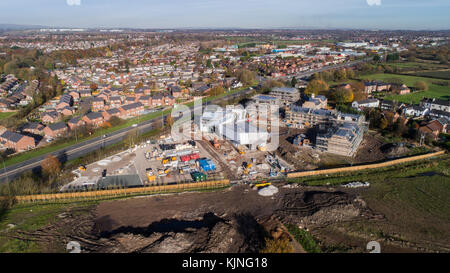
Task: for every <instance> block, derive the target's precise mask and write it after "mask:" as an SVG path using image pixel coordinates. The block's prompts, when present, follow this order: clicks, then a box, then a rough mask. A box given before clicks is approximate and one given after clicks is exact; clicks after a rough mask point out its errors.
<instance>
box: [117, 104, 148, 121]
mask: <svg viewBox="0 0 450 273" xmlns="http://www.w3.org/2000/svg"><path fill="white" fill-rule="evenodd" d="M119 110H120V113H121V116H122V117H136V116H139V115H141V114H142V113H143V112H144V105H143V104H142V103H140V102H135V103H132V104H127V105H123V106H122V107H120V108H119Z"/></svg>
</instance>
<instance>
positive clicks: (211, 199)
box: [14, 184, 448, 253]
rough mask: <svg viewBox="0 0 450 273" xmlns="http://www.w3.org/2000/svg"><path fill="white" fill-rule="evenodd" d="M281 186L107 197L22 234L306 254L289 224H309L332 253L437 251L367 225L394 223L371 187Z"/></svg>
mask: <svg viewBox="0 0 450 273" xmlns="http://www.w3.org/2000/svg"><path fill="white" fill-rule="evenodd" d="M277 186H279V193H278V194H276V195H274V196H273V197H263V196H260V195H258V194H257V191H256V190H254V189H252V188H250V187H249V186H247V185H240V186H233V187H231V188H229V189H226V190H222V191H215V192H206V193H184V194H172V195H159V196H151V197H140V198H130V199H124V200H115V201H104V202H102V203H100V204H99V205H98V206H94V207H91V208H83V209H79V208H75V209H70V210H68V211H67V212H66V213H65V214H64V215H62V216H61V220H59V221H57V222H56V223H54V224H52V225H50V226H46V227H44V228H42V229H39V230H37V231H34V232H18V233H16V234H15V235H14V236H15V238H18V239H21V240H34V241H37V242H38V243H39V244H40V245H42V246H43V248H44V249H45V250H46V251H48V252H64V251H66V250H65V246H66V244H67V243H68V242H69V241H78V242H79V243H80V244H81V246H82V250H83V252H121V253H122V252H148V253H186V252H188V253H198V252H201V253H208V252H218V253H248V252H250V253H254V252H259V251H261V250H262V249H263V248H264V246H265V239H266V238H275V239H277V238H289V240H290V241H291V245H292V246H293V248H294V250H295V252H304V250H303V248H302V247H301V245H299V244H298V243H297V242H296V241H295V240H294V239H293V237H292V236H291V235H290V234H289V233H288V232H287V231H286V229H285V227H284V224H289V223H292V224H296V225H297V226H299V227H300V228H305V229H307V230H308V231H309V233H310V234H311V235H312V236H313V237H314V239H315V240H316V241H317V242H318V244H319V246H320V247H321V248H322V250H323V251H326V252H367V250H366V249H365V247H366V245H367V243H368V242H369V241H372V240H377V241H379V242H380V243H381V245H382V249H383V252H424V251H425V252H428V251H434V250H433V249H436V248H429V247H431V246H430V244H422V243H420V242H419V243H417V242H416V243H408V242H404V241H402V239H401V236H396V235H395V233H390V234H389V235H388V234H376V232H374V234H371V231H367V230H365V229H366V227H370V226H386V227H389V225H391V224H390V223H391V222H392V221H391V220H389V219H387V218H386V216H385V215H384V214H381V213H380V212H379V211H385V209H383V208H380V207H379V206H377V204H375V205H374V206H373V207H372V206H369V207H368V205H367V204H366V202H365V201H364V200H363V199H362V198H361V196H364V194H363V193H364V189H343V188H325V187H301V186H298V185H295V184H293V185H289V186H287V185H286V186H282V185H280V184H278V185H277ZM387 217H390V216H389V215H387ZM391 226H392V225H391ZM358 227H360V228H358ZM439 249H440V250H441V251H445V250H446V249H448V246H446V245H443V246H441V248H439Z"/></svg>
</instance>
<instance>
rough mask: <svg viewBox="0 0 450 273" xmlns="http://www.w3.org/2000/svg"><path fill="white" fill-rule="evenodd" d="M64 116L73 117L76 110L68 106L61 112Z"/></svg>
mask: <svg viewBox="0 0 450 273" xmlns="http://www.w3.org/2000/svg"><path fill="white" fill-rule="evenodd" d="M59 112H60V113H61V114H62V115H63V116H71V115H73V113H74V110H73V108H72V107H70V106H66V107H64V108H63V109H61V110H60V111H59Z"/></svg>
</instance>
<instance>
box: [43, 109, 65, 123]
mask: <svg viewBox="0 0 450 273" xmlns="http://www.w3.org/2000/svg"><path fill="white" fill-rule="evenodd" d="M41 120H42V122H43V123H46V124H48V123H55V122H58V121H60V120H61V115H60V114H59V113H58V112H56V111H50V112H45V113H44V114H43V115H42V116H41Z"/></svg>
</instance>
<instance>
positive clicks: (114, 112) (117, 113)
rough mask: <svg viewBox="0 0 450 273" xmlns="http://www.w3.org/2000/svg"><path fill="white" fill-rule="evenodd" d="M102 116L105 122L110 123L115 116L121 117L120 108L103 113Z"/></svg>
mask: <svg viewBox="0 0 450 273" xmlns="http://www.w3.org/2000/svg"><path fill="white" fill-rule="evenodd" d="M101 114H102V116H103V118H104V120H106V121H108V120H110V119H111V117H113V116H116V117H120V115H121V112H120V110H119V109H118V108H111V109H108V110H106V111H102V112H101Z"/></svg>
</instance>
